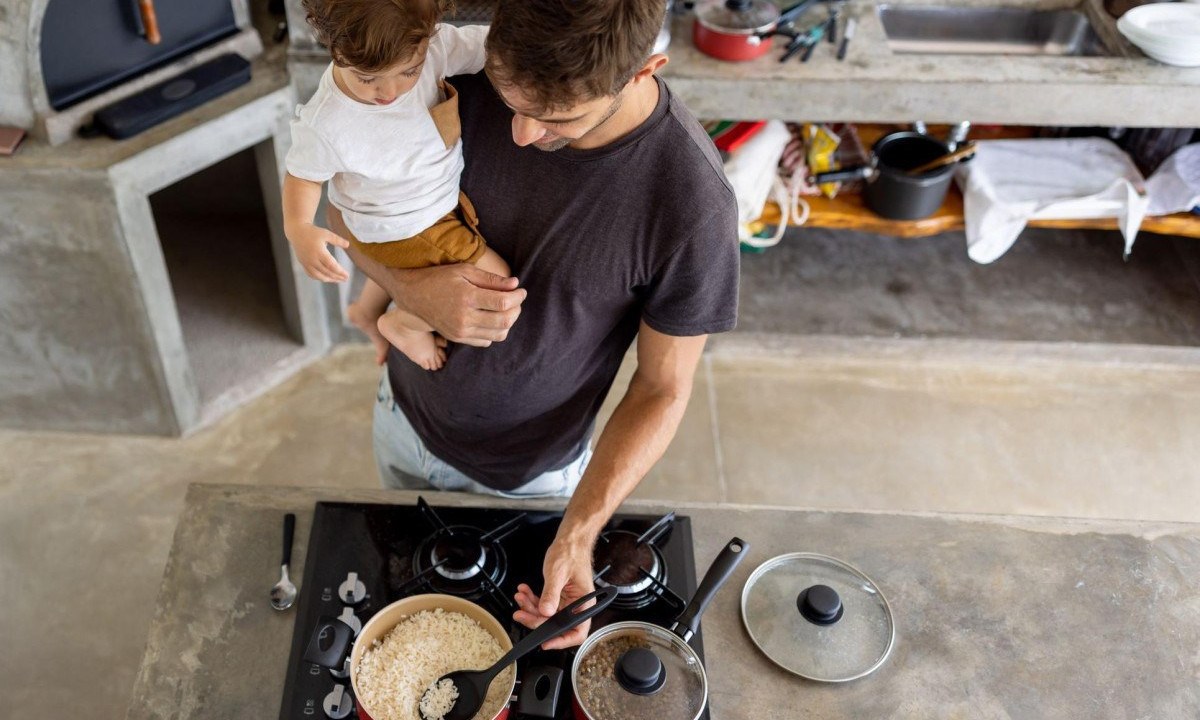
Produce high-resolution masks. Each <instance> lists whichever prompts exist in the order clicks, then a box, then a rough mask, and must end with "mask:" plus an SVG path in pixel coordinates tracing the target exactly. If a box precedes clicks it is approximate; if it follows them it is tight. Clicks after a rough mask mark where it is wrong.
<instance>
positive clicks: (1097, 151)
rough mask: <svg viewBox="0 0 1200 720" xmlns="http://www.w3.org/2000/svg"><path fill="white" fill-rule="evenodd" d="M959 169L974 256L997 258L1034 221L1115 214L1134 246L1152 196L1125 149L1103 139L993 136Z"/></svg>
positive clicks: (986, 260)
mask: <svg viewBox="0 0 1200 720" xmlns="http://www.w3.org/2000/svg"><path fill="white" fill-rule="evenodd" d="M977 147H978V150H977V151H976V152H975V158H974V159H973V160H971V161H970V162H967V163H963V164H962V165H960V166H959V169H958V175H957V179H958V183H959V186H960V187H961V188H962V192H963V214H964V215H965V221H966V226H967V255H969V256H970V258H971V259H972V260H974V261H975V262H978V263H990V262H993V261H994V260H996V259H997V258H999V257H1000V256H1001V255H1003V254H1004V253H1005V252H1007V251H1008V249H1009V248H1010V247H1012V245H1013V243H1014V242H1016V240H1017V237H1018V236H1020V234H1021V231H1022V230H1023V229H1025V225H1026V223H1028V222H1029V221H1030V220H1051V219H1053V220H1079V219H1090V218H1107V217H1115V218H1117V219H1118V220H1119V226H1120V229H1121V234H1122V235H1123V236H1124V237H1125V255H1126V256H1128V255H1129V253H1130V251H1132V250H1133V241H1134V239H1135V238H1136V237H1137V231H1138V227H1139V226H1141V224H1142V218H1143V217H1145V215H1146V207H1147V206H1148V204H1149V202H1150V201H1149V198H1148V197H1147V196H1146V190H1145V182H1144V180H1143V179H1142V175H1141V173H1139V172H1138V169H1137V167H1135V166H1134V164H1133V161H1132V160H1130V159H1129V156H1128V155H1126V154H1125V152H1124V151H1123V150H1121V149H1120V148H1119V147H1117V146H1116V145H1115V144H1114V143H1113V142H1111V141H1110V140H1106V139H1104V138H1064V139H1033V140H986V141H981V142H979V143H977Z"/></svg>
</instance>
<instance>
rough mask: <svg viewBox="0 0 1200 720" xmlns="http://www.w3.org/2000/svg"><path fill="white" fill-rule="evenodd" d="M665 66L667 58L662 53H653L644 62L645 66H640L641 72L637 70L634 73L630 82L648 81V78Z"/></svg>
mask: <svg viewBox="0 0 1200 720" xmlns="http://www.w3.org/2000/svg"><path fill="white" fill-rule="evenodd" d="M666 64H667V56H666V55H664V54H662V53H655V54H653V55H651V56H650V57H649V58H648V59H647V60H646V64H645V65H642V68H641V70H638V71H637V72H636V73H634V75H633V78H632V79H631V80H630V82H633V83H640V82H644V81H646V80H649V79H650V78H652V77H654V74H655V73H657V72H658V71H659V70H662V69H663V66H664V65H666Z"/></svg>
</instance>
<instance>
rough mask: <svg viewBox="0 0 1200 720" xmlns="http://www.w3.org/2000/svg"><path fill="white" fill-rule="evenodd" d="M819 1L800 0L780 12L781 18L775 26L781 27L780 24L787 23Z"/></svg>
mask: <svg viewBox="0 0 1200 720" xmlns="http://www.w3.org/2000/svg"><path fill="white" fill-rule="evenodd" d="M817 1H818V0H800V2H798V3H796V4H795V5H792V6H791V7H788V8H786V9H784V10H783V11H782V12H781V13H779V19H778V20H777V21H776V22H775V26H776V27H779V26H780V25H787V24H788V23H790V22H791V21H793V20H795V19H796V18H798V17H800V16H801V15H803V14H804V11H805V10H808V8H810V7H811V6H813V5H815V4H816V3H817Z"/></svg>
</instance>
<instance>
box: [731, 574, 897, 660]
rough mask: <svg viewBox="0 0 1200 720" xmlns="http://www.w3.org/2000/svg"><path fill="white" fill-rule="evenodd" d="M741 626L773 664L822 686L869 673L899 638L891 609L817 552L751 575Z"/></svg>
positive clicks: (870, 585) (872, 588)
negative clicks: (821, 683)
mask: <svg viewBox="0 0 1200 720" xmlns="http://www.w3.org/2000/svg"><path fill="white" fill-rule="evenodd" d="M742 622H743V623H745V625H746V631H747V632H749V633H750V637H751V639H752V640H754V643H755V644H756V645H758V648H759V649H760V650H762V651H763V653H764V654H766V656H767V657H768V658H770V659H771V660H772V661H773V662H774V663H775V664H777V665H779V666H780V667H782V668H783V669H785V670H787V671H789V672H792V673H795V674H796V675H799V676H801V677H804V678H808V679H809V680H819V681H822V682H845V681H847V680H854V679H856V678H860V677H863V676H864V675H868V674H870V673H871V672H873V671H874V670H875V669H876V668H878V667H879V666H880V665H882V664H883V662H884V660H886V659H887V657H888V654H890V653H891V651H892V645H893V644H894V642H895V639H896V627H895V624H894V622H893V619H892V609H891V607H889V606H888V602H887V599H886V598H884V596H883V593H882V592H880V591H879V588H878V587H877V586H876V585H875V583H874V582H872V581H871V579H870V578H868V577H867V576H866V575H864V574H863V573H862V572H861V571H859V570H858V569H857V568H855V567H853V566H851V565H849V564H847V563H844V562H842V561H841V560H837V559H835V558H831V557H828V556H826V555H818V554H816V553H790V554H788V555H780V556H779V557H776V558H772V559H771V560H768V561H766V562H765V563H763V564H762V565H760V566H759V567H758V569H756V570H755V571H754V572H753V573H751V575H750V578H749V579H748V580H747V581H746V587H745V588H744V589H743V590H742Z"/></svg>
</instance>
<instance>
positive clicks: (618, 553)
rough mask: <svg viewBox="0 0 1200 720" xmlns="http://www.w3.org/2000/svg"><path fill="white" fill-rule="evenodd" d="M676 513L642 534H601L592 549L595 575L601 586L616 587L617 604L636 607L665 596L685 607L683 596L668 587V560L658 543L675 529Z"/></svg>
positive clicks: (668, 600)
mask: <svg viewBox="0 0 1200 720" xmlns="http://www.w3.org/2000/svg"><path fill="white" fill-rule="evenodd" d="M674 522H675V513H669V514H667V515H665V516H663V517H662V518H661V519H660V520H659V521H658V522H656V523H654V525H652V526H651V527H650V529H648V530H646V531H645V532H643V533H642V534H640V535H638V534H636V533H633V532H629V531H628V530H609V531H607V532H604V533H602V534H601V535H600V538H599V539H598V540H597V541H596V548H595V550H594V551H593V553H592V566H593V567H595V568H597V572H596V575H595V577H594V578H593V580H594V582H595V583H596V585H598V586H599V587H615V588H616V589H617V599H616V600H614V601H613V607H614V608H622V609H626V610H636V609H639V608H644V607H646V606H648V605H650V604H652V603H654V602H655V601H656V600H658V599H659V598H663V599H664V600H665V601H666V602H667V603H668V604H670V605H678V606H679V609H680V610H682V609H683V606H682V602H681V601H680V600H679V596H677V595H675V593H673V592H671V590H670V588H668V587H667V580H668V576H667V575H668V574H667V563H666V561H665V560H664V559H663V555H662V551H661V550H659V549H658V547H657V546H656V545H655V544H654V543H655V542H656V541H657V540H658V539H659V538H661V537H662V536H663V535H664V534H666V533H667V531H669V530H670V529H671V526H672V525H673V524H674Z"/></svg>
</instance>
